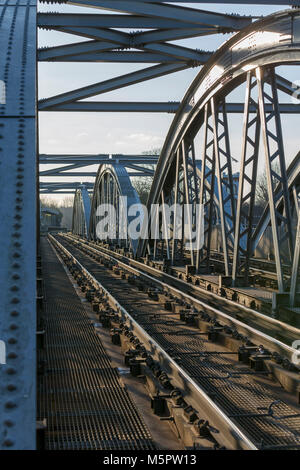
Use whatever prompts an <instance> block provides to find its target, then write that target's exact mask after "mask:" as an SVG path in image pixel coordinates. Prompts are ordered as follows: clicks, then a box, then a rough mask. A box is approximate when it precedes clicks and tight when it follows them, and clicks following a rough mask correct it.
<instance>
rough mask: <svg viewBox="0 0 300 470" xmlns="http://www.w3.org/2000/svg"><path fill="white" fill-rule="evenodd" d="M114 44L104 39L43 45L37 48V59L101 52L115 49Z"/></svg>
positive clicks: (44, 59)
mask: <svg viewBox="0 0 300 470" xmlns="http://www.w3.org/2000/svg"><path fill="white" fill-rule="evenodd" d="M115 47H116V44H115V43H113V42H105V41H101V42H100V41H88V42H79V43H75V44H66V45H64V46H56V47H43V48H40V49H38V60H39V61H46V60H57V59H59V58H63V57H65V56H70V55H79V54H85V53H87V52H89V53H92V52H103V51H108V50H111V49H115Z"/></svg>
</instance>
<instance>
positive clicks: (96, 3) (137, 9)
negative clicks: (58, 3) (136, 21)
mask: <svg viewBox="0 0 300 470" xmlns="http://www.w3.org/2000/svg"><path fill="white" fill-rule="evenodd" d="M67 3H68V4H70V5H78V6H85V7H91V8H101V9H105V10H111V11H117V12H126V13H132V14H137V15H142V16H150V17H158V18H166V19H168V20H169V19H172V20H176V21H179V22H188V23H191V24H201V25H210V26H223V27H227V28H232V29H234V30H235V29H241V28H243V27H245V26H248V25H249V24H251V21H252V20H251V18H249V17H246V16H244V17H243V16H238V15H226V14H222V13H215V12H210V11H206V10H196V9H193V8H185V7H179V6H171V5H167V4H165V3H163V4H159V3H152V4H147V3H145V2H134V1H133V2H131V1H125V0H123V1H122V0H121V1H119V0H114V2H113V3H112V2H111V1H108V0H71V1H67Z"/></svg>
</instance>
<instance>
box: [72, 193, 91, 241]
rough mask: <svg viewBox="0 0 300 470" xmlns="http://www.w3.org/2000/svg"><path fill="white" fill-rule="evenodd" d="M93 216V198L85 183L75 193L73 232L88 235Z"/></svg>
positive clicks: (82, 235) (83, 235)
mask: <svg viewBox="0 0 300 470" xmlns="http://www.w3.org/2000/svg"><path fill="white" fill-rule="evenodd" d="M90 216H91V200H90V196H89V192H88V190H87V188H86V186H85V185H84V184H83V185H82V186H81V187H80V188H79V189H77V190H76V192H75V195H74V204H73V216H72V233H74V234H75V235H78V236H80V237H85V238H86V237H87V236H88V233H89V223H90Z"/></svg>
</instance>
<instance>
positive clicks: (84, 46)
mask: <svg viewBox="0 0 300 470" xmlns="http://www.w3.org/2000/svg"><path fill="white" fill-rule="evenodd" d="M64 3H65V4H67V5H68V4H69V5H75V6H81V7H82V6H83V7H91V8H95V9H98V10H112V11H115V12H117V13H126V15H124V14H121V15H120V14H114V15H111V14H101V13H100V14H68V13H63V14H53V13H39V15H38V25H39V27H40V28H47V29H52V30H56V31H60V32H65V33H68V34H73V35H76V37H78V36H82V37H83V38H85V39H88V41H84V42H76V43H73V44H67V45H63V46H55V47H46V48H41V49H40V50H39V51H38V60H39V61H59V62H119V63H124V62H128V63H139V64H142V63H156V64H157V65H154V66H152V67H147V68H144V69H142V70H137V71H135V72H131V73H129V74H125V75H121V76H119V77H114V78H111V79H109V80H106V81H104V82H99V83H95V84H94V85H90V86H87V87H84V88H79V89H77V90H72V91H69V92H66V93H62V94H60V95H57V96H53V97H50V98H47V99H42V100H40V102H39V110H40V111H64V112H66V111H90V112H95V111H102V112H103V111H107V112H108V111H114V112H168V113H174V112H176V111H177V109H178V103H165V102H161V103H159V102H154V103H139V102H136V103H130V102H124V103H111V102H108V103H106V102H98V101H88V102H82V101H81V100H82V99H85V98H90V97H92V96H96V95H99V94H103V93H108V92H110V91H113V90H116V89H119V88H123V87H127V86H130V85H133V84H136V83H141V82H144V81H147V80H151V79H153V78H157V77H161V76H164V75H168V74H171V73H175V72H179V71H181V70H185V69H187V68H190V67H197V66H200V65H203V64H204V63H206V62H207V60H209V58H210V57H211V55H212V53H211V52H207V51H200V50H198V49H192V48H188V47H183V46H180V45H175V44H172V43H170V41H174V40H178V39H185V38H191V37H201V36H203V35H210V34H216V33H228V32H235V31H239V30H240V29H242V28H244V27H245V26H247V25H249V24H251V22H252V18H251V17H246V16H239V15H227V14H222V13H216V12H210V11H206V10H199V9H194V8H191V6H188V7H185V6H184V7H182V6H174V5H168V4H166V3H164V2H157V3H153V2H151V3H147V2H136V1H129V0H127V1H124V0H122V1H116V0H115V1H114V2H111V1H106V0H104V1H102V0H86V1H85V0H73V1H64ZM114 28H123V29H131V28H135V29H137V28H138V30H135V31H131V32H130V33H128V32H125V31H118V30H116V29H114Z"/></svg>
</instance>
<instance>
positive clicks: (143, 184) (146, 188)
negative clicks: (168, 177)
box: [132, 148, 161, 205]
mask: <svg viewBox="0 0 300 470" xmlns="http://www.w3.org/2000/svg"><path fill="white" fill-rule="evenodd" d="M160 152H161V149H159V148H156V149H152V150H146V151H144V152H142V155H160ZM155 166H156V165H153V164H149V165H147V164H145V165H143V167H144V168H148V169H149V170H153V172H154V171H155ZM152 181H153V177H152V176H139V177H135V178H133V181H132V185H133V187H134V188H135V190H136V192H137V193H138V195H139V198H140V201H141V203H142V204H144V205H146V204H147V200H148V196H149V193H150V189H151V186H152Z"/></svg>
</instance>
